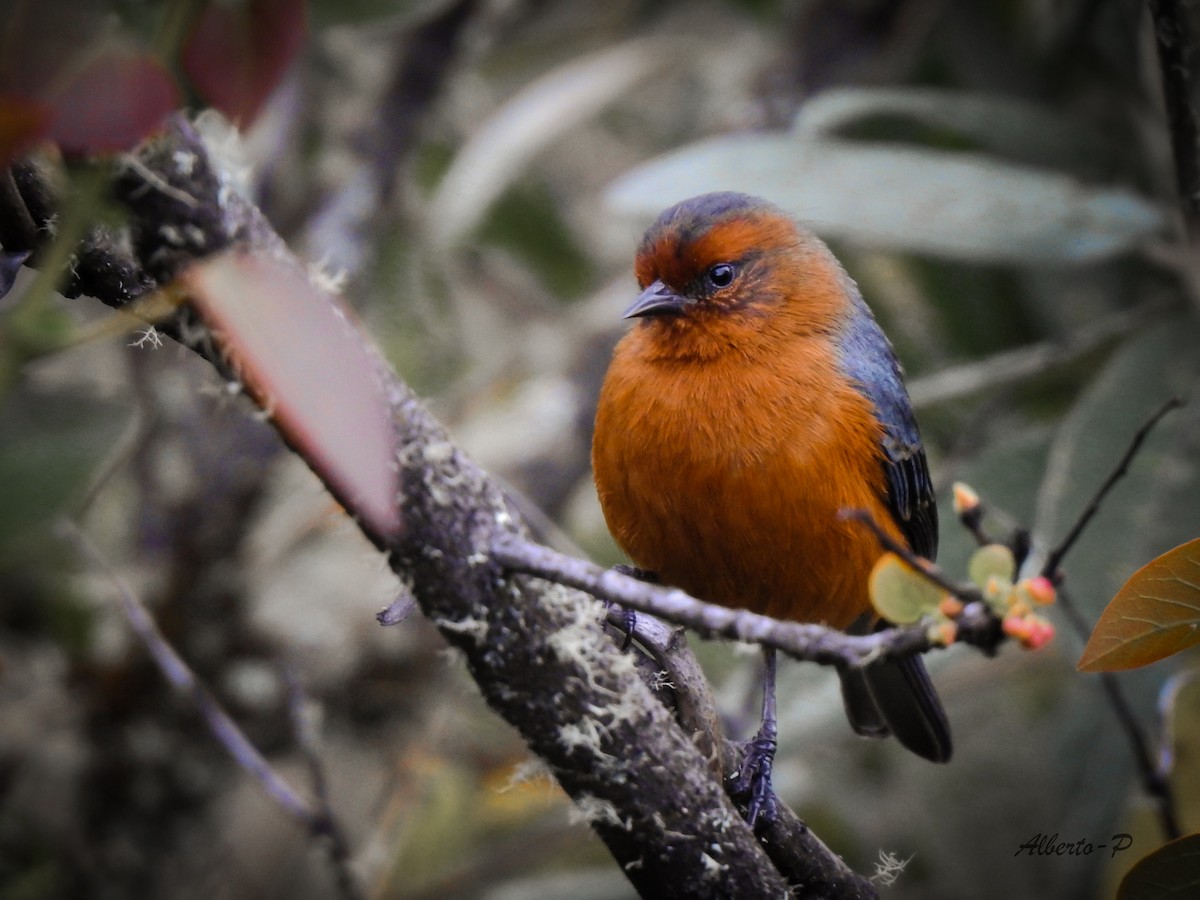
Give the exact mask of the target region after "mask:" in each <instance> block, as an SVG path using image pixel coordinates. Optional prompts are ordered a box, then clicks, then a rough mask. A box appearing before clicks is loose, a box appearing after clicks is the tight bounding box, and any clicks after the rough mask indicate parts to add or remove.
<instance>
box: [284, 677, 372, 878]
mask: <svg viewBox="0 0 1200 900" xmlns="http://www.w3.org/2000/svg"><path fill="white" fill-rule="evenodd" d="M284 681H285V682H286V683H287V688H288V715H289V716H290V717H291V720H292V731H293V733H294V734H295V736H296V744H297V745H298V746H299V747H300V752H301V753H302V754H304V761H305V763H307V765H308V771H309V777H310V778H311V779H312V788H313V796H314V798H315V800H316V805H317V809H316V820H315V821H314V823H313V826H312V830H313V834H315V835H317V836H319V837H324V838H326V839H327V840H328V842H329V860H330V862H331V863H332V865H333V874H334V877H335V879H336V880H337V886H338V894H339V895H340V896H342V897H344V898H345V900H362V898H364V897H365V896H366V895H365V894H364V893H363V891H362V889H361V888H360V887H359V884H358V881H357V880H356V879H355V878H354V874H353V873H352V872H351V871H350V847H349V844H348V843H347V841H346V836H345V834H344V833H343V831H342V829H341V827H340V826H339V825H338V821H337V819H336V818H335V817H334V814H333V804H332V802H331V801H330V797H329V779H328V778H326V776H325V766H324V764H323V763H322V762H321V754H320V751H319V750H318V748H317V743H318V741H317V729H316V726H315V724H314V723H313V715H312V711H311V709H310V705H309V699H308V695H307V694H306V693H305V691H304V685H303V684H302V683H301V681H300V673H299V672H298V671H297V670H296V667H295V665H294V664H292V663H288V664H287V665H286V666H284Z"/></svg>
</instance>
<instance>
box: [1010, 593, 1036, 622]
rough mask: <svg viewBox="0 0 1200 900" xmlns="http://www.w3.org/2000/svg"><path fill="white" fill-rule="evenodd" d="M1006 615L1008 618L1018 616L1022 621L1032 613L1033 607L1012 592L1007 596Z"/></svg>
mask: <svg viewBox="0 0 1200 900" xmlns="http://www.w3.org/2000/svg"><path fill="white" fill-rule="evenodd" d="M1008 600H1009V603H1008V614H1009V615H1010V616H1020V617H1021V618H1022V619H1023V618H1025V617H1026V616H1028V615H1029V614H1031V613H1032V612H1033V607H1032V606H1030V605H1029V604H1028V603H1026V602H1025V601H1024V600H1022V599H1020V595H1019V594H1018V593H1017V592H1016V591H1013V592H1012V593H1011V594H1009V595H1008Z"/></svg>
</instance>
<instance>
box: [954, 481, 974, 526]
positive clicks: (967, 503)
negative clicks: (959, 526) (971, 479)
mask: <svg viewBox="0 0 1200 900" xmlns="http://www.w3.org/2000/svg"><path fill="white" fill-rule="evenodd" d="M978 506H979V495H978V494H976V493H975V491H973V490H972V489H971V488H970V487H969V486H967V485H965V484H963V483H962V482H961V481H956V482H954V514H955V515H956V516H958V517H960V518H961V517H962V516H963V515H964V514H965V513H970V512H974V511H975V509H977V508H978Z"/></svg>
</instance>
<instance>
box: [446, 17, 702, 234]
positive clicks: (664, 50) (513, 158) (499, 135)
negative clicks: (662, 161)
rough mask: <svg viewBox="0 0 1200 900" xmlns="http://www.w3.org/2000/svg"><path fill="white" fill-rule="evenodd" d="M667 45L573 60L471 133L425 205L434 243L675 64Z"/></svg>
mask: <svg viewBox="0 0 1200 900" xmlns="http://www.w3.org/2000/svg"><path fill="white" fill-rule="evenodd" d="M680 52H681V50H680V45H679V44H677V43H675V42H674V41H672V40H665V41H664V40H661V39H660V40H653V39H634V40H630V41H626V42H625V43H622V44H617V45H616V46H613V47H608V48H605V49H604V50H600V51H597V52H595V53H592V54H589V55H588V56H584V57H579V58H575V59H572V60H571V61H570V62H567V63H565V64H563V65H561V66H559V67H558V68H556V69H553V70H552V71H550V72H548V73H547V74H545V75H543V76H542V77H541V78H539V79H538V80H537V81H535V82H534V83H533V84H531V85H529V86H528V87H526V88H525V89H524V90H522V91H521V92H520V93H518V94H517V95H516V96H515V97H513V98H512V99H511V100H510V101H509V102H508V103H507V104H505V105H504V106H503V107H501V108H500V109H499V110H498V111H497V112H496V113H495V114H494V115H492V116H491V118H489V119H488V120H487V121H486V122H483V123H482V124H481V125H480V126H479V128H478V129H477V130H476V132H475V135H474V136H473V137H472V138H471V139H470V141H468V142H467V144H466V145H465V146H464V147H463V148H462V150H461V151H460V152H459V154H458V156H456V157H455V159H454V162H453V163H452V164H451V166H450V169H449V171H447V172H446V176H445V177H444V178H443V179H442V181H441V184H439V185H438V188H437V191H436V193H435V194H434V196H433V199H432V200H431V202H430V211H429V217H430V221H431V223H432V229H433V233H434V235H435V236H436V237H437V239H438V240H439V242H442V243H446V244H452V243H454V242H455V241H458V240H460V239H461V238H462V237H463V236H465V235H466V234H467V233H469V232H470V231H471V230H472V229H473V228H474V227H475V226H476V225H477V224H479V222H480V220H481V219H482V218H483V216H484V214H485V213H486V212H487V211H488V209H489V208H491V205H492V203H493V202H494V201H495V200H496V199H497V198H498V197H499V196H500V195H501V194H502V193H503V192H504V190H505V188H507V187H508V186H509V185H510V184H512V183H513V181H515V180H516V178H517V177H518V176H519V175H520V174H521V173H522V172H523V171H524V170H525V168H526V167H527V166H528V165H529V164H530V163H531V162H532V161H533V159H534V158H535V157H536V156H537V155H538V154H539V153H541V152H542V151H543V150H544V149H545V148H546V147H547V146H549V145H550V144H551V143H553V142H554V141H557V140H559V139H560V138H562V137H564V136H565V135H566V134H568V133H569V132H570V131H572V130H573V129H575V128H578V127H579V126H580V125H581V124H582V123H583V122H586V121H587V120H588V119H590V118H591V117H592V116H594V115H596V114H597V113H599V112H600V111H601V110H603V109H604V108H605V107H606V106H608V104H610V103H611V102H613V101H614V100H616V99H617V98H618V97H621V96H623V95H624V94H627V93H628V92H629V91H631V90H632V89H633V87H634V86H635V85H636V84H638V83H639V82H640V81H642V80H644V79H646V78H648V77H649V76H651V75H652V74H654V73H655V72H658V71H660V70H661V69H663V68H665V67H667V66H669V65H670V64H671V63H672V62H674V61H677V60H678V59H679V58H680Z"/></svg>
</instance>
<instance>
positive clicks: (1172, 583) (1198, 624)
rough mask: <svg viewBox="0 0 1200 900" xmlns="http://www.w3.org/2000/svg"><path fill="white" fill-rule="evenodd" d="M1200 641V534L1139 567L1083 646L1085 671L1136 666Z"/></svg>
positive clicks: (1111, 670) (1156, 659)
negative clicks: (1199, 536) (1198, 536)
mask: <svg viewBox="0 0 1200 900" xmlns="http://www.w3.org/2000/svg"><path fill="white" fill-rule="evenodd" d="M1196 644H1200V538H1197V539H1195V540H1192V541H1188V542H1187V543H1186V544H1181V545H1179V546H1178V547H1176V548H1175V549H1174V550H1169V551H1167V552H1166V553H1164V554H1163V555H1162V556H1160V557H1158V558H1157V559H1154V560H1152V561H1151V562H1149V563H1147V564H1146V565H1144V566H1142V568H1140V569H1138V571H1137V572H1135V573H1134V575H1133V577H1131V578H1130V579H1129V580H1128V581H1127V582H1125V584H1124V586H1123V587H1122V588H1121V590H1120V591H1118V592H1117V596H1115V597H1114V598H1113V599H1112V602H1111V603H1109V604H1108V608H1107V609H1105V610H1104V614H1103V615H1102V616H1100V621H1099V622H1097V623H1096V627H1095V628H1094V629H1093V630H1092V637H1091V639H1090V640H1089V641H1088V643H1087V646H1086V647H1085V648H1084V650H1083V657H1082V658H1081V659H1080V660H1079V666H1078V667H1079V669H1080V671H1083V672H1113V671H1118V670H1120V669H1135V668H1137V667H1139V666H1147V665H1149V664H1150V663H1154V662H1158V661H1159V660H1160V659H1165V658H1166V657H1168V656H1173V655H1174V654H1176V653H1179V652H1180V651H1182V650H1186V649H1187V648H1188V647H1193V646H1195V645H1196Z"/></svg>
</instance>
